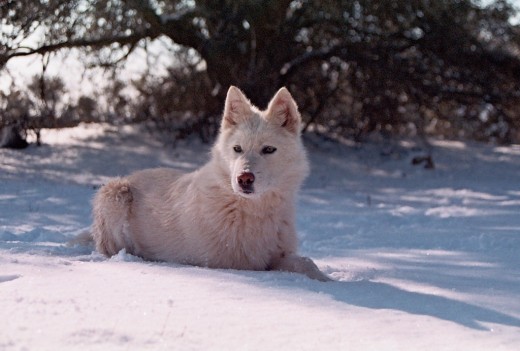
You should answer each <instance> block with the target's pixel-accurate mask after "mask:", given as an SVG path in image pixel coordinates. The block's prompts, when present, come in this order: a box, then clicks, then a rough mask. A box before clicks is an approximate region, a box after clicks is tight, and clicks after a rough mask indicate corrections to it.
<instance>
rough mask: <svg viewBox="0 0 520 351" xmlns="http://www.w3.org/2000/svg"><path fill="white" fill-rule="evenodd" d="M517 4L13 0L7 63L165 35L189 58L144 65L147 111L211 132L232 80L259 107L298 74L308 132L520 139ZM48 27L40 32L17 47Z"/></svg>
mask: <svg viewBox="0 0 520 351" xmlns="http://www.w3.org/2000/svg"><path fill="white" fill-rule="evenodd" d="M29 3H30V4H31V5H30V6H29ZM29 8H30V10H28V9H29ZM515 13H516V9H515V8H514V7H513V6H512V5H511V4H510V3H508V2H507V1H503V0H499V1H495V2H494V3H492V4H491V5H489V6H486V7H484V6H481V5H478V4H476V3H475V2H474V1H470V0H436V1H430V0H416V1H404V0H398V1H392V2H381V1H375V0H364V1H361V0H359V1H353V0H339V1H328V0H326V1H318V0H292V1H291V0H264V1H253V0H249V1H244V0H219V1H209V0H207V1H204V0H200V1H186V0H177V1H175V0H171V1H164V0H163V1H160V0H156V1H151V0H143V1H139V0H73V1H71V0H69V1H54V0H47V1H43V0H40V1H36V2H33V1H20V0H16V1H15V0H4V1H2V7H1V10H0V16H1V18H2V20H1V21H2V22H1V24H2V28H7V30H5V29H4V30H2V33H1V34H2V35H1V36H0V38H1V39H0V40H1V45H2V47H1V48H0V66H1V65H2V64H5V62H7V61H8V60H9V59H11V58H13V57H17V56H22V55H31V54H46V53H49V52H54V51H56V50H61V49H64V48H82V49H83V50H84V51H85V52H87V53H89V54H91V55H90V56H89V57H90V58H89V59H90V60H91V61H92V62H91V63H96V64H98V65H103V66H114V65H118V64H119V63H121V62H124V60H125V58H126V57H128V56H129V55H131V54H132V52H133V50H135V48H136V47H138V46H139V45H140V44H141V43H143V42H146V41H151V40H154V39H156V38H159V37H165V38H168V39H169V40H171V41H172V42H173V43H175V44H176V45H178V46H177V47H176V49H175V51H174V54H175V55H176V56H177V57H178V58H179V61H178V64H177V65H176V66H174V67H172V68H171V69H170V70H169V74H168V75H166V76H164V77H160V79H158V80H159V81H157V80H156V81H155V83H156V84H154V82H150V80H149V77H146V76H145V77H143V78H142V79H141V80H138V81H135V82H134V85H135V86H136V88H137V89H138V90H139V91H140V92H141V97H140V99H138V100H139V101H138V102H139V105H138V106H135V110H136V111H138V113H137V114H136V116H134V117H135V118H136V119H139V120H143V119H145V120H147V119H152V120H154V121H156V122H161V123H163V124H164V125H175V123H179V122H183V123H184V122H186V124H185V125H187V126H188V129H197V130H200V128H202V126H205V128H207V129H208V130H207V131H206V132H204V133H202V134H204V135H208V134H211V133H212V131H214V130H215V128H214V127H215V126H216V124H217V120H218V118H216V117H215V116H217V115H218V114H219V112H220V109H221V108H222V107H221V101H223V97H224V94H225V91H226V89H227V87H228V86H229V85H231V84H234V85H237V86H239V87H240V88H242V89H243V90H244V91H245V93H246V94H247V95H248V96H250V97H251V98H252V100H253V102H254V103H256V104H258V105H260V107H264V106H265V104H266V103H267V100H268V98H269V97H270V96H271V95H272V94H273V92H274V91H275V90H276V89H278V88H279V87H280V86H282V85H287V86H289V88H290V89H291V91H293V92H294V93H295V95H296V99H297V101H298V102H299V104H300V106H301V109H302V111H304V117H305V119H306V129H309V128H312V129H314V130H317V131H322V132H325V133H327V134H329V135H336V136H337V135H342V136H353V137H355V138H358V139H360V138H362V137H363V136H364V135H366V134H367V133H370V132H373V131H383V132H389V133H409V132H417V133H421V134H425V133H437V134H444V135H448V136H451V137H458V136H469V137H475V138H482V139H489V138H495V139H497V140H501V141H513V140H519V139H520V135H519V134H518V133H519V132H518V131H519V130H520V129H519V127H520V125H519V123H520V122H519V114H520V112H519V110H520V109H519V108H518V106H519V104H520V102H519V99H520V93H519V92H520V85H519V84H520V83H519V82H520V60H519V51H520V49H519V44H520V30H519V28H518V26H515V25H512V24H511V23H510V22H509V19H510V18H511V16H513V15H514V14H515ZM38 32H39V33H43V36H42V38H43V41H42V42H40V43H38V44H37V45H36V46H34V47H31V48H27V47H23V46H21V45H19V43H20V42H22V41H21V39H20V38H27V37H29V36H31V35H35V34H34V33H38ZM6 33H7V34H6ZM157 83H159V84H157ZM176 96H177V98H175V97H176ZM165 101H167V102H169V104H168V103H166V102H165ZM208 126H213V128H208ZM181 129H182V128H181Z"/></svg>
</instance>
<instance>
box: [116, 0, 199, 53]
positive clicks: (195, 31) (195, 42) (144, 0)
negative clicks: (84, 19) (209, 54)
mask: <svg viewBox="0 0 520 351" xmlns="http://www.w3.org/2000/svg"><path fill="white" fill-rule="evenodd" d="M123 1H124V2H125V3H126V4H127V5H128V6H129V7H131V8H133V9H134V10H135V11H137V13H138V14H139V15H140V16H141V17H142V18H143V19H144V20H145V21H146V22H147V23H148V24H149V25H150V27H151V28H152V29H153V30H155V31H156V32H158V33H161V34H164V35H166V36H168V37H169V38H170V39H171V40H173V41H174V42H175V43H177V44H179V45H184V46H187V47H191V48H193V49H195V50H197V51H199V52H200V53H201V54H202V52H201V50H203V48H204V47H205V44H206V42H207V40H206V38H204V36H203V35H202V34H201V33H200V30H199V28H197V27H196V26H195V25H194V24H193V19H194V18H195V17H196V11H195V10H190V11H185V12H182V13H177V14H175V16H159V15H158V14H157V13H156V12H155V9H154V8H153V6H152V4H151V3H150V1H149V0H123Z"/></svg>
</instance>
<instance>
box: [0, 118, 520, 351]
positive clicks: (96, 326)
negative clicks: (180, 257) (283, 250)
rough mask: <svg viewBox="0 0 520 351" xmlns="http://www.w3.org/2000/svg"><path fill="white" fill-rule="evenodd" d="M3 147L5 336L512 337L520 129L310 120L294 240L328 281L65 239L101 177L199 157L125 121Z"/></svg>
mask: <svg viewBox="0 0 520 351" xmlns="http://www.w3.org/2000/svg"><path fill="white" fill-rule="evenodd" d="M43 141H44V142H45V145H44V146H42V147H39V148H38V147H30V148H29V149H26V150H23V151H15V150H0V350H144V349H149V350H207V349H212V350H260V349H261V350H266V349H271V350H273V349H284V350H318V349H320V350H494V351H496V350H511V351H513V350H519V349H520V147H519V146H511V147H496V146H489V145H480V144H471V143H460V142H447V141H432V143H433V157H434V162H435V166H436V168H435V169H434V170H425V169H423V168H421V167H418V166H412V165H411V164H410V160H411V158H412V157H413V156H414V155H417V154H419V153H420V149H419V147H418V146H417V145H416V144H415V143H413V142H410V141H408V142H388V141H374V142H370V143H368V144H364V145H362V146H349V145H341V146H340V145H337V144H334V143H331V142H326V141H319V140H318V139H317V138H308V140H307V141H306V145H307V149H308V150H309V156H310V158H311V160H312V167H313V172H312V175H311V177H310V178H309V179H308V181H307V182H306V184H305V186H304V189H303V191H302V193H301V196H300V200H299V205H298V207H299V208H298V210H299V213H298V231H299V235H300V239H301V240H300V244H301V252H302V254H304V255H307V256H310V257H312V258H313V259H315V261H316V262H317V264H318V265H319V266H320V268H321V269H322V270H323V271H325V272H326V273H327V274H329V275H330V276H331V277H332V278H334V279H335V280H336V281H335V282H330V283H320V282H316V281H311V280H309V279H307V278H305V277H304V276H300V275H295V274H289V273H279V272H248V271H229V270H210V269H204V268H197V267H188V266H181V265H175V264H165V263H153V262H145V261H142V260H140V259H139V258H137V257H133V256H131V255H128V254H125V253H124V252H121V253H120V254H119V255H117V256H114V257H112V258H110V259H107V258H105V257H103V256H101V255H99V254H97V253H95V252H92V248H89V247H82V246H75V247H70V246H67V245H66V243H67V241H68V240H70V238H71V237H73V236H74V235H76V234H79V233H81V232H82V231H84V230H87V229H88V227H89V225H90V199H91V198H92V196H93V194H94V192H95V189H96V187H98V186H99V185H100V184H102V183H103V182H105V181H106V180H107V179H109V177H112V176H117V175H125V174H127V173H129V172H131V171H133V170H137V169H141V168H147V167H156V166H167V167H175V168H178V169H182V170H187V171H188V170H193V169H195V168H196V167H198V166H199V165H201V164H202V163H204V162H205V161H206V160H207V156H208V155H207V151H208V147H207V146H203V145H200V144H199V143H197V142H193V141H192V142H185V143H180V144H179V145H178V146H177V148H172V147H164V145H163V144H162V143H161V142H159V141H157V140H156V138H155V137H154V136H151V135H143V134H140V133H138V132H137V131H136V130H134V129H132V128H129V127H125V128H121V130H120V131H118V132H116V131H115V128H113V127H100V126H81V127H78V128H74V129H70V130H65V131H61V132H58V131H44V133H43Z"/></svg>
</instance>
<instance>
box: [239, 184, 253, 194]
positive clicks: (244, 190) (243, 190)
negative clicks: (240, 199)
mask: <svg viewBox="0 0 520 351" xmlns="http://www.w3.org/2000/svg"><path fill="white" fill-rule="evenodd" d="M240 192H241V193H242V194H245V195H251V194H254V193H255V188H254V187H252V186H248V187H240Z"/></svg>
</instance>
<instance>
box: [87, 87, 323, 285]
mask: <svg viewBox="0 0 520 351" xmlns="http://www.w3.org/2000/svg"><path fill="white" fill-rule="evenodd" d="M300 129H301V118H300V114H299V112H298V108H297V106H296V103H295V102H294V100H293V98H292V96H291V95H290V93H289V91H288V90H287V89H285V88H282V89H280V90H279V91H278V92H277V94H276V95H275V96H274V97H273V99H272V100H271V102H270V103H269V105H268V108H267V109H266V110H265V111H260V110H259V109H257V108H256V107H255V106H253V105H252V104H251V103H250V102H249V101H248V100H247V98H246V97H245V96H244V95H243V93H242V92H241V91H240V90H239V89H237V88H235V87H231V88H230V89H229V91H228V94H227V98H226V102H225V108H224V113H223V117H222V123H221V129H220V133H219V136H218V139H217V141H216V143H215V145H214V146H213V149H212V152H211V159H210V161H209V162H208V163H207V164H206V165H204V166H203V167H202V168H200V169H199V170H197V171H195V172H192V173H188V174H182V173H180V172H177V171H175V170H171V169H165V168H159V169H149V170H143V171H139V172H136V173H134V174H132V175H130V176H128V177H126V178H120V179H115V180H112V181H110V182H109V183H108V184H106V185H105V186H103V187H102V188H101V189H100V190H99V191H98V193H97V194H96V196H95V198H94V202H93V216H94V223H93V227H92V234H93V238H94V241H95V243H96V247H97V249H98V250H99V251H100V252H101V253H103V254H105V255H114V254H116V253H117V252H118V251H119V250H121V249H123V248H124V249H126V251H127V252H129V253H132V254H134V255H137V256H141V257H143V258H145V259H149V260H160V261H169V262H178V263H183V264H191V265H197V266H206V267H213V268H231V269H247V270H282V271H289V272H298V273H303V274H306V275H307V276H309V277H311V278H313V279H319V280H327V279H328V278H327V277H326V276H325V275H324V274H323V273H321V272H320V271H319V269H318V268H317V267H316V265H315V264H314V263H313V262H312V260H310V259H309V258H306V257H301V256H298V255H297V235H296V229H295V197H296V194H297V192H298V190H299V188H300V186H301V184H302V182H303V180H304V178H305V177H306V176H307V174H308V172H309V165H308V161H307V158H306V154H305V150H304V148H303V145H302V142H301V137H300Z"/></svg>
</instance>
